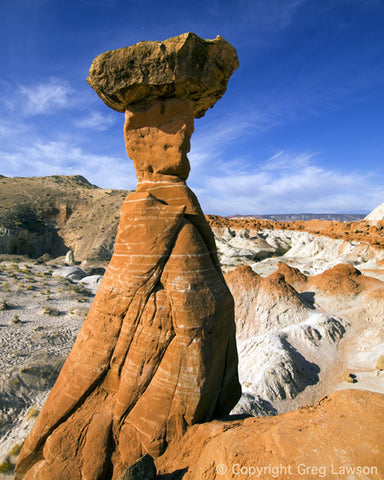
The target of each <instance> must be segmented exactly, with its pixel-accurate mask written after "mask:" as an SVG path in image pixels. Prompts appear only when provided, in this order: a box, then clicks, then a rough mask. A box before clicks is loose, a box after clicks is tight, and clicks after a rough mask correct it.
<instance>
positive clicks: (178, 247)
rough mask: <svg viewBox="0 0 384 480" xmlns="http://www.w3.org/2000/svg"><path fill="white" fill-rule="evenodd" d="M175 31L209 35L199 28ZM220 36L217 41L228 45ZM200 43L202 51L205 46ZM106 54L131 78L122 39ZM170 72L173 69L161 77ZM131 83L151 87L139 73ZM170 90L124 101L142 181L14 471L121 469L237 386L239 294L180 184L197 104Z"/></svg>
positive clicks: (98, 472)
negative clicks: (229, 285)
mask: <svg viewBox="0 0 384 480" xmlns="http://www.w3.org/2000/svg"><path fill="white" fill-rule="evenodd" d="M178 38H179V40H180V42H181V41H185V42H188V41H189V39H192V40H193V42H195V43H197V44H199V45H200V44H201V42H204V41H203V40H202V39H198V37H196V36H195V35H193V34H187V35H184V36H181V37H178ZM169 42H170V43H172V42H171V40H170V41H168V43H167V42H164V43H163V44H159V45H158V43H157V42H155V43H154V44H153V45H152V44H151V43H148V42H146V43H145V51H146V52H147V51H149V50H151V49H156V48H159V49H160V50H161V51H163V48H162V47H161V45H165V46H166V48H168V45H169ZM223 42H224V40H220V45H221V47H220V49H221V50H223V49H224V48H229V47H230V49H231V51H233V47H231V46H229V47H225V45H228V44H227V43H226V42H225V43H223ZM208 43H209V42H208ZM140 45H141V44H139V46H138V47H137V52H139V53H140V52H141V50H140V48H141V47H140ZM223 45H224V46H223ZM130 48H131V49H133V51H136V50H135V47H130ZM188 51H189V50H188ZM137 52H136V53H137ZM194 52H195V51H194V50H193V49H192V53H191V55H192V57H191V58H193V59H195V60H196V61H198V58H199V52H200V47H199V49H197V50H196V52H195V53H194ZM204 52H205V54H204V55H205V60H206V64H202V65H201V69H202V71H203V73H204V68H206V67H204V65H208V66H209V65H211V64H212V63H214V62H215V61H216V58H215V59H213V58H211V56H212V55H215V54H216V53H215V52H216V50H215V49H213V50H212V52H211V51H210V50H209V48H208V49H206V50H204ZM139 53H137V55H139ZM105 55H107V58H108V59H109V60H110V61H111V64H113V65H114V64H115V63H116V62H117V63H118V65H119V66H120V67H121V69H122V70H124V68H125V69H126V71H125V70H124V78H128V77H129V71H130V66H131V63H130V62H129V61H128V60H127V63H125V64H124V62H123V57H122V56H121V51H120V50H118V51H116V52H115V53H113V52H109V53H108V54H105ZM143 55H144V53H143ZM146 58H147V57H143V65H146V63H145V62H146V61H147V60H146ZM188 58H190V57H188ZM220 58H222V57H220ZM176 60H177V57H176ZM124 61H125V60H124ZM220 61H221V60H220ZM121 62H123V63H121ZM224 63H225V62H224ZM176 64H177V61H176ZM161 65H163V63H161ZM164 65H165V64H164ZM199 65H200V64H199ZM123 67H124V68H123ZM166 67H167V66H166V65H165V66H164V69H165V70H166ZM132 68H133V67H132ZM143 68H144V67H143ZM156 68H159V69H160V66H159V65H158V66H157V67H156ZM196 68H197V67H196ZM231 68H232V67H229V69H231ZM92 69H93V70H94V65H93V67H92V68H91V72H92V71H93V70H92ZM108 71H109V72H110V70H108ZM133 72H134V75H136V73H135V72H136V70H135V68H133ZM205 73H206V74H207V75H208V73H207V72H205ZM105 75H107V74H105ZM109 75H111V76H110V77H108V78H107V79H106V80H107V81H108V82H109V83H108V84H109V85H110V83H111V82H112V83H113V79H114V78H115V80H116V84H118V83H119V82H120V80H121V77H120V76H119V75H118V74H117V72H114V71H112V73H109ZM204 75H205V74H204ZM204 75H203V74H202V77H203V78H205V76H204ZM208 76H209V75H208ZM167 78H168V77H167ZM172 81H173V77H172V75H170V76H169V78H168V81H167V82H166V83H168V84H169V83H172ZM135 82H136V83H139V84H141V83H142V84H143V89H144V91H145V92H146V90H145V89H146V88H147V87H146V84H145V81H144V80H142V79H138V80H135V81H134V83H135ZM221 82H224V80H222V81H221ZM225 83H226V82H225ZM220 85H222V83H221V84H220ZM203 86H204V83H203V84H202V89H201V92H202V91H203ZM220 88H221V87H220ZM220 88H219V89H218V92H219V93H218V95H219V96H221V95H222V93H223V91H222V90H220ZM139 90H140V89H139ZM172 92H173V90H172ZM177 92H178V91H177ZM98 93H100V92H98ZM147 94H148V93H146V95H147ZM196 95H197V96H198V92H197V91H196ZM165 96H166V97H167V98H162V97H161V95H160V94H159V95H158V94H156V95H155V96H152V97H151V98H150V99H149V100H150V101H149V102H144V103H143V102H142V103H141V104H139V105H138V104H135V105H127V104H124V106H123V107H122V108H123V109H125V110H126V122H125V129H124V135H125V141H126V147H127V152H128V155H129V156H130V157H131V158H132V159H133V162H134V166H135V168H136V171H137V177H138V185H137V189H136V191H135V192H134V193H130V194H129V195H128V197H127V198H126V200H125V202H124V204H123V208H122V214H121V221H120V225H119V229H118V234H117V238H116V245H115V251H114V255H113V257H112V260H111V262H110V264H109V266H108V269H107V271H106V273H105V275H104V278H103V280H102V283H101V285H100V287H99V290H98V293H97V295H96V297H95V300H94V302H93V305H92V307H91V310H90V312H89V314H88V317H87V319H86V320H85V323H84V325H83V328H82V330H81V331H80V334H79V336H78V338H77V341H76V342H75V344H74V347H73V349H72V351H71V353H70V355H69V357H68V359H67V361H66V363H65V364H64V366H63V369H62V371H61V373H60V375H59V377H58V379H57V382H56V384H55V386H54V387H53V389H52V391H51V393H50V396H49V397H48V399H47V401H46V403H45V405H44V407H43V409H42V411H41V413H40V415H39V417H38V419H37V420H36V423H35V425H34V428H33V430H32V432H31V433H30V435H29V437H28V438H27V440H26V442H25V444H24V447H23V449H22V451H21V453H20V456H19V461H18V464H17V467H16V478H25V479H28V480H31V479H47V480H48V479H60V480H65V479H68V480H69V479H70V480H77V479H79V480H80V479H82V480H96V479H102V478H113V479H115V478H117V477H118V476H119V475H120V474H121V472H122V471H123V470H124V469H125V468H126V467H128V466H130V465H132V464H133V463H134V462H135V461H136V460H137V459H138V458H140V457H141V456H142V455H143V454H147V453H148V454H150V455H151V456H153V457H157V456H159V455H160V454H161V453H162V452H163V451H164V449H165V447H166V446H167V444H168V443H169V442H170V441H171V440H172V439H173V438H175V437H178V436H181V435H183V433H184V432H185V430H186V428H187V426H188V425H192V424H194V423H197V422H204V421H208V420H210V419H212V418H215V417H217V416H222V415H225V414H227V413H228V412H229V411H230V410H231V408H232V407H233V406H234V405H235V404H236V402H237V401H238V399H239V397H240V393H241V392H240V385H239V381H238V374H237V352H236V343H235V324H234V311H233V309H234V307H233V299H232V296H231V294H230V292H229V290H228V288H227V286H226V283H225V281H224V278H223V276H222V273H221V270H220V267H219V264H218V260H217V254H216V248H215V243H214V238H213V235H212V232H211V230H210V228H209V226H208V223H207V221H206V219H205V217H204V215H203V213H202V211H201V208H200V206H199V203H198V201H197V199H196V197H195V196H194V194H193V193H192V191H191V190H189V188H188V187H187V185H186V183H185V179H186V178H187V177H188V172H189V162H188V158H187V156H186V153H187V152H188V151H189V140H190V136H191V134H192V131H193V117H194V116H195V115H196V114H197V113H198V114H199V112H200V113H201V109H200V107H199V109H198V110H197V113H196V112H194V111H193V110H192V108H191V104H190V102H189V101H186V99H183V98H177V97H175V96H174V97H172V98H168V96H169V91H168V90H167V92H166V95H165ZM181 96H182V95H181ZM102 97H103V98H104V96H103V95H102ZM212 98H214V96H213V97H212ZM106 103H107V104H109V101H106ZM211 103H212V104H213V103H214V102H213V100H212V101H211Z"/></svg>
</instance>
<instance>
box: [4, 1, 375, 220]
mask: <svg viewBox="0 0 384 480" xmlns="http://www.w3.org/2000/svg"><path fill="white" fill-rule="evenodd" d="M383 24H384V2H383V1H382V0H195V1H186V2H183V1H180V0H177V1H175V0H170V1H167V0H162V1H153V0H140V1H139V0H77V1H75V0H0V36H1V38H0V65H1V70H0V173H1V174H3V175H7V176H42V175H56V174H63V175H72V174H81V175H84V176H85V177H86V178H88V180H89V181H91V182H92V183H94V184H96V185H99V186H101V187H105V188H125V189H133V188H135V184H136V177H135V172H134V169H133V167H132V162H131V161H130V160H129V159H128V157H127V156H126V153H125V147H124V140H123V131H122V129H123V123H124V115H123V114H120V113H117V112H115V111H113V110H111V109H109V108H108V107H106V106H105V105H104V104H103V102H102V101H101V100H100V99H99V97H98V96H97V95H96V93H95V92H94V91H93V90H92V89H91V88H90V87H89V86H88V84H87V83H86V81H85V79H86V76H87V72H88V69H89V67H90V65H91V62H92V60H93V58H94V57H95V56H97V55H98V54H100V53H102V52H104V51H106V50H112V49H115V48H120V47H124V46H128V45H131V44H134V43H136V42H138V41H141V40H163V39H166V38H169V37H172V36H175V35H178V34H181V33H184V32H187V31H192V32H194V33H196V34H198V35H200V36H202V37H204V38H215V37H216V35H221V36H223V37H224V38H225V39H226V40H228V41H229V42H231V43H232V44H233V45H234V47H235V48H236V49H237V52H238V55H239V60H240V68H239V69H238V70H237V71H236V72H235V73H234V74H233V76H232V78H231V80H230V81H229V84H228V90H227V92H226V93H225V95H224V97H223V98H222V99H221V100H220V101H219V102H218V103H217V104H216V105H215V107H214V108H213V109H211V110H209V111H208V112H207V113H206V114H205V116H204V117H203V118H201V119H198V120H196V122H195V133H194V135H193V137H192V149H191V153H190V154H189V158H190V162H191V166H192V171H191V174H190V177H189V180H188V184H189V185H190V187H191V188H192V189H193V190H194V191H195V192H196V194H197V195H198V197H199V199H200V202H201V204H202V207H203V210H204V211H205V212H206V213H215V214H223V215H228V214H235V213H241V214H251V213H254V214H267V213H298V212H313V213H323V212H326V213H342V212H343V213H365V212H369V211H370V210H372V209H373V208H374V207H376V206H377V205H378V204H380V203H382V202H384V188H383V187H384V161H383V160H384V131H383V127H384V121H383V120H384V88H383V87H384V85H383V84H384V29H383Z"/></svg>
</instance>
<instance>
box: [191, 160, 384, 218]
mask: <svg viewBox="0 0 384 480" xmlns="http://www.w3.org/2000/svg"><path fill="white" fill-rule="evenodd" d="M382 192H383V179H381V184H380V179H379V178H377V177H375V176H374V175H372V174H367V173H364V172H362V171H353V172H350V173H347V174H346V173H345V172H339V171H337V170H332V169H328V168H324V167H323V166H321V165H319V164H318V163H316V155H315V154H312V153H308V152H305V153H301V154H298V155H294V154H289V153H287V152H279V153H277V154H276V155H274V156H273V157H271V158H269V159H267V160H266V161H265V162H264V163H263V164H260V165H259V166H257V167H256V168H254V169H252V170H250V171H248V172H247V173H246V174H244V173H240V174H238V173H236V171H232V173H227V174H225V175H220V174H219V175H217V174H216V175H215V176H214V175H210V176H207V177H206V178H205V180H204V181H203V182H202V185H201V186H200V187H199V186H198V194H199V196H200V199H201V202H202V204H203V208H204V210H205V211H206V212H209V213H219V214H223V215H228V214H234V213H243V214H251V213H253V214H266V213H298V212H312V213H324V212H331V213H333V212H339V213H341V212H344V213H349V212H364V211H369V210H371V209H372V208H374V206H376V205H378V204H380V203H382V200H383V193H382Z"/></svg>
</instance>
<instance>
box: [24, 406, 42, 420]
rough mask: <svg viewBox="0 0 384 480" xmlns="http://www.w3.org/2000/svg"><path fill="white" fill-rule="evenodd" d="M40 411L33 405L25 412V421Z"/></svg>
mask: <svg viewBox="0 0 384 480" xmlns="http://www.w3.org/2000/svg"><path fill="white" fill-rule="evenodd" d="M39 413H40V411H39V409H38V408H37V407H35V406H33V407H31V408H30V409H29V410H28V413H27V417H26V419H27V421H29V420H32V419H33V418H36V417H37V416H38V415H39Z"/></svg>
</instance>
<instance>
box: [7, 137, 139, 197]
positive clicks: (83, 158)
mask: <svg viewBox="0 0 384 480" xmlns="http://www.w3.org/2000/svg"><path fill="white" fill-rule="evenodd" d="M0 159H1V163H2V164H4V167H3V168H2V172H1V173H2V174H3V175H6V176H20V175H22V176H45V175H72V174H80V175H83V176H85V177H86V178H87V179H88V180H89V181H91V182H92V183H94V184H96V185H99V186H101V187H107V188H124V189H129V188H134V187H135V185H136V176H135V172H134V169H133V166H132V164H131V162H130V160H128V159H123V160H122V159H120V158H118V157H114V156H109V155H98V154H95V153H92V152H88V151H85V150H84V149H82V148H80V147H77V146H73V145H70V144H69V143H67V142H64V141H50V142H42V141H38V140H35V142H33V143H32V142H31V143H30V145H24V146H21V147H19V148H16V149H13V151H12V152H9V151H8V152H7V151H0Z"/></svg>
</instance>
